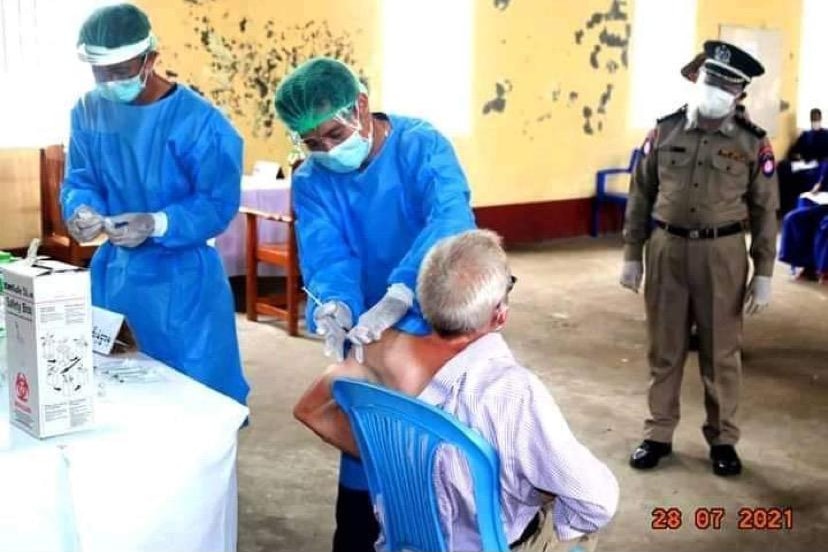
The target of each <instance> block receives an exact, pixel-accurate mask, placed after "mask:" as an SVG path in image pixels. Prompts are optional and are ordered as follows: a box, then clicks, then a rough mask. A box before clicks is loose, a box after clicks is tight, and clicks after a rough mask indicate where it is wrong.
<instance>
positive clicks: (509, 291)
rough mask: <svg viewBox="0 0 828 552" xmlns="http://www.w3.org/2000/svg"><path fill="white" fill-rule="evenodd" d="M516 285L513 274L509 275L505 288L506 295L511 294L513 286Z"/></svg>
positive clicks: (515, 278) (515, 277)
mask: <svg viewBox="0 0 828 552" xmlns="http://www.w3.org/2000/svg"><path fill="white" fill-rule="evenodd" d="M516 283H517V276H515V275H514V274H510V275H509V285H508V286H506V294H507V295H508V294H510V293H512V290H513V289H515V284H516Z"/></svg>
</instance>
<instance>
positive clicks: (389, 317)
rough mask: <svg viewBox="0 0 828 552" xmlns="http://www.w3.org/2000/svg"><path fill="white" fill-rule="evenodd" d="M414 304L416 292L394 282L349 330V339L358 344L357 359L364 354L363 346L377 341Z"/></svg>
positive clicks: (361, 358) (360, 361)
mask: <svg viewBox="0 0 828 552" xmlns="http://www.w3.org/2000/svg"><path fill="white" fill-rule="evenodd" d="M413 304H414V292H413V291H411V290H410V289H408V286H406V285H405V284H392V285H391V286H390V287H389V288H388V291H387V292H386V293H385V295H384V296H383V297H382V299H380V300H379V301H377V304H376V305H374V306H373V307H371V308H370V309H368V310H367V311H366V312H365V313H363V315H362V316H360V317H359V320H357V323H356V326H354V328H353V329H352V330H351V331H350V332H348V339H349V340H350V341H351V343H353V344H354V345H355V346H356V351H355V354H356V360H357V362H359V363H360V364H361V363H362V361H363V358H364V355H363V350H362V346H363V345H367V344H369V343H373V342H374V341H377V340H378V339H379V338H380V337H381V336H382V332H384V331H385V330H387V329H388V328H390V327H391V326H393V325H394V324H396V323H397V322H398V321H399V320H400V318H402V317H403V316H405V313H406V312H408V309H410V308H411V305H413Z"/></svg>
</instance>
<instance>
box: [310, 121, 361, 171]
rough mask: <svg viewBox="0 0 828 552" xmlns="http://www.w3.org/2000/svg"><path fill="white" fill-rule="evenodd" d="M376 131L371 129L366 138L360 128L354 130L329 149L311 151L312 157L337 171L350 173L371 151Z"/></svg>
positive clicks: (331, 169) (329, 168) (327, 167)
mask: <svg viewBox="0 0 828 552" xmlns="http://www.w3.org/2000/svg"><path fill="white" fill-rule="evenodd" d="M373 138H374V133H373V132H371V131H369V132H368V137H367V138H365V137H364V136H362V134H360V132H359V129H357V130H354V133H353V134H351V135H350V136H349V137H348V138H346V139H345V141H343V142H342V143H341V144H339V145H337V146H336V147H333V148H331V149H330V150H328V151H314V152H311V155H310V156H311V157H312V158H313V159H315V160H316V161H317V162H318V163H319V164H320V165H322V166H323V167H325V168H326V169H328V170H329V171H333V172H336V173H349V172H353V171H355V170H357V169H358V168H359V167H360V166H362V164H363V163H364V162H365V160H366V159H367V158H368V155H369V154H370V153H371V146H372V145H373Z"/></svg>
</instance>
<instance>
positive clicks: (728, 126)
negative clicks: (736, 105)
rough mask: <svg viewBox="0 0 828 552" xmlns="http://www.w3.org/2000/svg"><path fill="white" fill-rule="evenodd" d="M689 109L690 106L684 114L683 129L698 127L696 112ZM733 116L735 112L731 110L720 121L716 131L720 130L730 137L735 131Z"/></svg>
mask: <svg viewBox="0 0 828 552" xmlns="http://www.w3.org/2000/svg"><path fill="white" fill-rule="evenodd" d="M690 109H691V108H688V110H687V113H686V114H685V116H684V117H685V123H684V130H695V129H697V128H699V122H698V118H697V112H696V111H695V110H693V111H690ZM735 117H736V112H735V111H733V112H731V113H730V115H728V116H727V117H725V120H724V121H722V124H721V125H719V128H718V129H716V132H720V133H722V134H724V135H725V136H727V137H732V136H733V135H734V134H735V133H736V121H735V120H734V119H735Z"/></svg>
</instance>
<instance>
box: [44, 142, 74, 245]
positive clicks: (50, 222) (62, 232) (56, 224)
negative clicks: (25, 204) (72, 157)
mask: <svg viewBox="0 0 828 552" xmlns="http://www.w3.org/2000/svg"><path fill="white" fill-rule="evenodd" d="M65 165H66V154H65V152H64V150H63V146H48V147H46V148H43V149H41V150H40V211H41V227H42V228H41V229H42V231H43V235H44V236H51V235H58V236H68V235H69V232H68V231H67V230H66V226H65V225H64V224H63V216H62V215H61V212H60V186H61V184H62V183H63V175H64V170H65V169H64V167H65Z"/></svg>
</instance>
